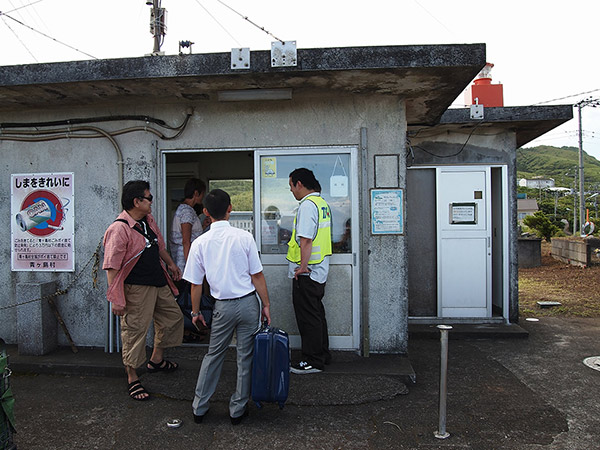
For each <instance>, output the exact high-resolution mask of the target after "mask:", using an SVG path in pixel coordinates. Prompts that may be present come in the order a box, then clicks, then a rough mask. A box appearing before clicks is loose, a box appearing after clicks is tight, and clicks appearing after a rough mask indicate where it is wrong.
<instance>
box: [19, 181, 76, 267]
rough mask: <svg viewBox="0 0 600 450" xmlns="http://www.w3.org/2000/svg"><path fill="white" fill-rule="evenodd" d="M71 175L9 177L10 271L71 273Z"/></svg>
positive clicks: (72, 227) (72, 230)
mask: <svg viewBox="0 0 600 450" xmlns="http://www.w3.org/2000/svg"><path fill="white" fill-rule="evenodd" d="M72 204H73V173H34V174H13V175H12V177H11V241H12V242H11V269H12V270H13V271H33V272H72V271H74V270H75V261H74V257H73V254H74V251H73V235H74V221H73V210H72Z"/></svg>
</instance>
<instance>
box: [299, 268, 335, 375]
mask: <svg viewBox="0 0 600 450" xmlns="http://www.w3.org/2000/svg"><path fill="white" fill-rule="evenodd" d="M323 295H325V283H323V284H321V283H317V282H316V281H313V280H311V278H310V277H309V276H299V277H298V279H297V280H296V279H294V280H292V300H293V302H294V312H295V313H296V323H297V324H298V330H299V331H300V337H301V338H302V360H303V361H306V362H308V363H309V364H311V365H312V366H313V367H316V368H317V369H321V370H322V369H323V368H324V366H325V363H328V362H329V361H330V360H331V353H330V352H329V336H328V333H327V319H326V318H325V308H324V307H323V302H322V299H323Z"/></svg>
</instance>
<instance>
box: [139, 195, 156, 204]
mask: <svg viewBox="0 0 600 450" xmlns="http://www.w3.org/2000/svg"><path fill="white" fill-rule="evenodd" d="M138 198H143V199H144V200H148V201H149V202H151V201H152V199H154V197H152V194H150V195H149V196H148V197H138Z"/></svg>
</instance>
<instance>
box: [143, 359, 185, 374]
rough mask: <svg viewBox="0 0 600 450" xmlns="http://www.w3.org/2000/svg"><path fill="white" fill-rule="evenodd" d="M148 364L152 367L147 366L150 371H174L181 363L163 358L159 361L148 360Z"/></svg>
mask: <svg viewBox="0 0 600 450" xmlns="http://www.w3.org/2000/svg"><path fill="white" fill-rule="evenodd" d="M148 364H149V365H150V366H152V367H148V366H146V369H148V373H156V372H173V371H174V370H177V369H178V368H179V364H177V363H173V362H171V361H169V360H166V359H163V360H162V361H161V362H159V363H155V362H152V361H150V360H149V361H148Z"/></svg>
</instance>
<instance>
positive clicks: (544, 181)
mask: <svg viewBox="0 0 600 450" xmlns="http://www.w3.org/2000/svg"><path fill="white" fill-rule="evenodd" d="M519 186H521V187H528V188H532V189H546V188H552V187H554V179H553V178H544V177H535V178H521V179H520V180H519Z"/></svg>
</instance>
